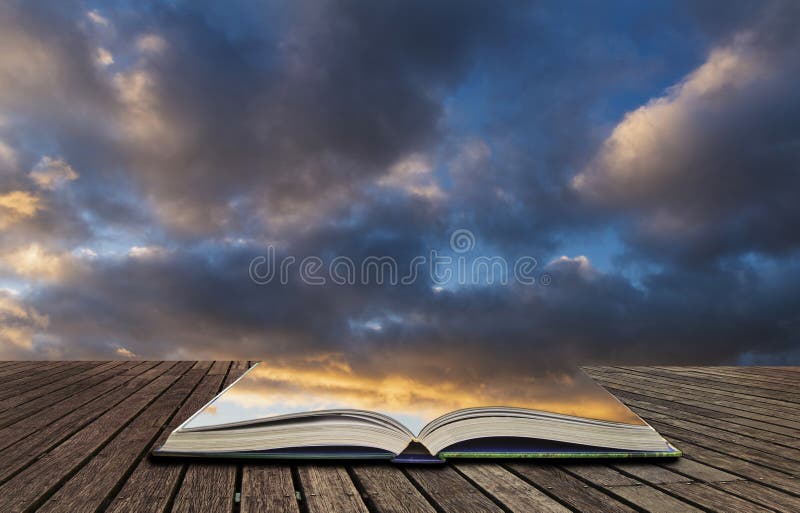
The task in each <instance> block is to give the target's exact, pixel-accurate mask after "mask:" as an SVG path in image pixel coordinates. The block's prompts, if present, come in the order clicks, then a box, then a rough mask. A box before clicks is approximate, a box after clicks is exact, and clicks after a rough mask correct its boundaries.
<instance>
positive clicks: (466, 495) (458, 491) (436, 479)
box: [406, 466, 502, 512]
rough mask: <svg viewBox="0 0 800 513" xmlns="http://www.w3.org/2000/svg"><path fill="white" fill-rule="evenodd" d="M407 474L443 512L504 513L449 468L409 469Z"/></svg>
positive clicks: (419, 467)
mask: <svg viewBox="0 0 800 513" xmlns="http://www.w3.org/2000/svg"><path fill="white" fill-rule="evenodd" d="M406 472H407V474H408V475H409V476H410V477H411V479H413V480H414V482H415V483H416V484H417V485H418V486H419V488H420V489H421V490H422V491H423V492H424V494H425V495H426V496H427V498H428V500H430V501H431V502H433V503H434V504H436V506H438V509H440V510H441V511H445V512H455V511H502V510H501V509H500V508H499V507H498V506H497V505H496V504H495V503H494V502H492V501H491V500H490V499H489V498H487V497H486V496H485V495H484V494H483V493H481V491H480V490H478V489H477V488H475V487H474V486H473V485H472V484H471V483H470V482H469V481H467V480H466V479H464V477H462V476H461V475H460V474H459V473H458V472H456V471H455V470H453V468H451V467H449V466H445V467H425V466H418V467H408V468H407V469H406Z"/></svg>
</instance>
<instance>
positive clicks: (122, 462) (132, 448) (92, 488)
mask: <svg viewBox="0 0 800 513" xmlns="http://www.w3.org/2000/svg"><path fill="white" fill-rule="evenodd" d="M179 365H184V367H185V368H186V373H185V374H183V375H182V376H181V377H180V378H179V379H178V380H177V381H175V382H174V383H173V384H172V385H170V387H169V388H168V389H167V390H166V391H165V392H164V393H163V394H161V395H160V396H159V397H158V398H157V399H156V400H155V401H153V402H152V403H151V404H150V405H149V406H148V407H147V408H145V409H144V410H143V411H142V412H141V413H139V415H137V416H136V418H134V419H133V421H132V422H131V423H130V424H128V425H127V426H125V428H124V429H122V431H120V432H119V433H118V434H117V435H115V436H114V437H113V438H112V439H111V440H110V441H109V443H108V444H107V445H106V446H105V447H103V448H102V449H101V450H100V452H98V453H97V454H96V455H95V456H93V457H92V459H90V460H89V461H88V462H87V463H86V464H85V465H84V466H83V467H82V468H81V469H80V470H79V471H78V472H77V473H75V475H73V476H72V477H71V478H70V479H69V480H67V481H66V482H65V483H63V484H62V485H61V486H60V488H59V489H58V491H56V493H55V494H53V495H52V497H51V498H50V499H49V500H47V502H45V503H44V504H43V505H42V506H41V507H40V508H39V509H38V511H40V512H43V513H72V512H75V511H96V510H98V509H99V508H101V506H102V505H103V504H105V503H107V502H108V501H110V499H111V498H112V497H111V496H110V494H111V493H112V491H113V490H115V489H117V488H119V487H121V486H122V484H123V480H124V478H125V476H126V475H127V474H128V473H129V472H130V471H131V470H132V469H133V467H134V466H135V465H136V463H137V462H138V461H139V460H140V459H141V458H142V457H143V456H145V455H146V451H147V450H148V449H149V448H150V444H151V443H152V442H153V440H154V439H155V438H156V436H158V433H159V432H160V431H161V429H162V427H163V426H164V424H166V423H167V422H168V421H169V420H170V418H171V417H172V416H173V415H174V414H175V412H176V411H177V410H178V408H179V407H180V405H181V404H182V403H183V402H184V401H185V400H186V398H187V397H189V395H190V394H191V393H192V391H193V390H194V388H195V387H196V386H197V384H198V383H199V382H200V379H201V378H202V377H203V375H204V374H205V370H203V369H192V368H191V366H192V364H191V363H190V362H186V364H179ZM198 511H213V510H205V509H201V510H198Z"/></svg>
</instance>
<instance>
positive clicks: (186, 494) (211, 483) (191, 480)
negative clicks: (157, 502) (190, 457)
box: [172, 463, 236, 513]
mask: <svg viewBox="0 0 800 513" xmlns="http://www.w3.org/2000/svg"><path fill="white" fill-rule="evenodd" d="M232 466H233V465H228V464H222V463H219V464H216V463H207V464H204V465H203V467H202V469H203V471H202V472H198V471H197V470H192V469H197V468H198V466H197V465H190V466H189V469H188V471H187V472H186V476H185V477H184V479H183V483H182V484H181V489H180V492H178V496H177V497H176V499H175V505H174V506H173V508H172V511H173V512H182V513H229V512H231V511H233V504H234V487H235V485H236V472H235V469H236V467H235V466H233V468H234V472H230V467H232ZM216 492H222V493H216Z"/></svg>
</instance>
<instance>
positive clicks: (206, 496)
mask: <svg viewBox="0 0 800 513" xmlns="http://www.w3.org/2000/svg"><path fill="white" fill-rule="evenodd" d="M232 364H233V362H229V361H219V362H214V365H212V366H211V369H210V370H209V371H208V373H209V374H210V375H215V374H216V375H220V376H225V380H224V382H223V384H222V388H225V387H227V386H228V385H230V384H231V383H233V382H234V381H236V379H237V378H238V377H239V376H240V375H241V374H242V373H243V372H244V368H245V366H241V365H240V366H238V367H237V369H238V370H236V371H233V372H230V371H231V368H232ZM236 470H237V465H235V464H232V463H224V462H208V463H191V464H190V465H189V466H188V468H187V469H186V476H185V477H184V479H183V483H181V486H180V489H179V490H178V495H177V496H176V497H175V504H174V505H173V507H172V511H175V512H190V511H198V510H195V509H193V508H194V507H195V506H198V505H209V504H214V505H216V506H218V507H220V508H223V509H219V510H213V509H208V510H200V511H230V509H229V508H232V507H233V504H234V496H235V495H236V488H235V486H234V485H233V484H234V483H235V482H236Z"/></svg>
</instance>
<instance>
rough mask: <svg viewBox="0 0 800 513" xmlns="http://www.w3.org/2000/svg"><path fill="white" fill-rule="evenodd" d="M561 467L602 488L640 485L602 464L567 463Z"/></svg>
mask: <svg viewBox="0 0 800 513" xmlns="http://www.w3.org/2000/svg"><path fill="white" fill-rule="evenodd" d="M560 467H561V468H562V469H563V470H565V471H567V472H569V473H570V474H573V475H576V476H578V477H580V478H581V479H583V480H584V481H589V482H591V483H592V484H594V485H597V486H601V487H606V488H607V487H609V486H637V485H638V484H639V482H638V481H636V480H635V479H631V478H630V477H628V476H626V475H624V474H621V473H620V472H618V471H616V470H614V469H613V468H611V467H609V466H608V465H605V464H602V463H597V462H594V463H565V464H563V465H560Z"/></svg>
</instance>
